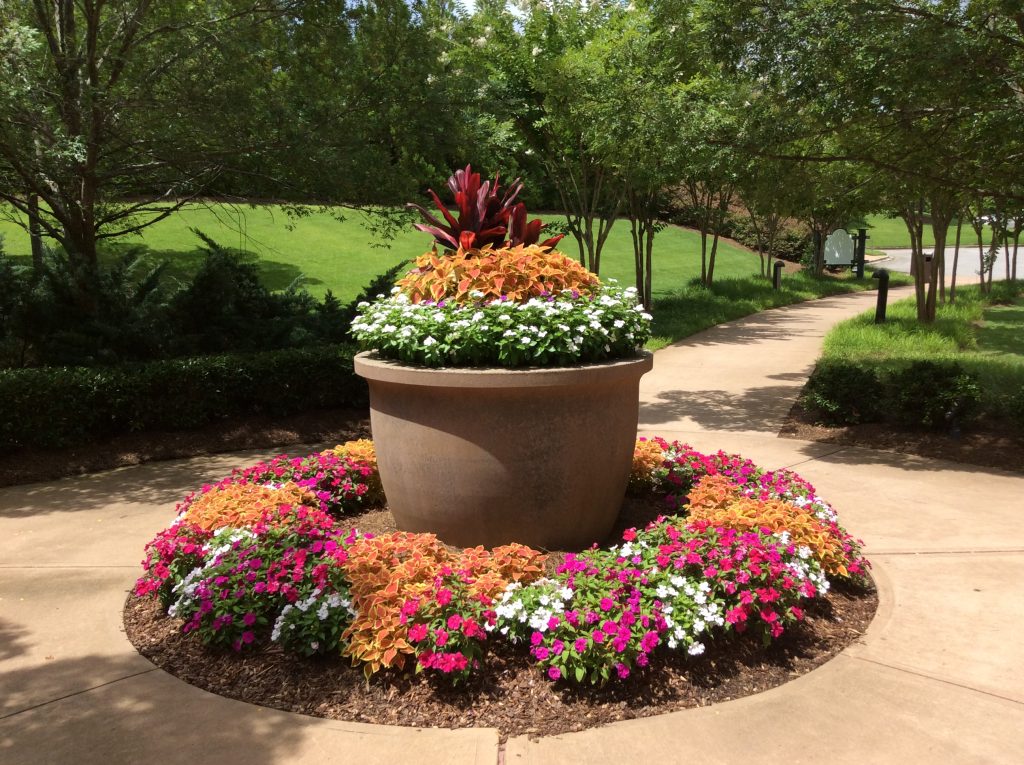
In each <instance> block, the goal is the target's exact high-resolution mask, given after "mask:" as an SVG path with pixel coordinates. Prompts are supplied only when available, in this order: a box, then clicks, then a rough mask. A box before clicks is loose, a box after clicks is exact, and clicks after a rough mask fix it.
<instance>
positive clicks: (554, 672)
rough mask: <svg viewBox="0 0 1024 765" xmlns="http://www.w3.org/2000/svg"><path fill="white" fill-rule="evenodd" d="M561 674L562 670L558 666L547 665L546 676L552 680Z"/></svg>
mask: <svg viewBox="0 0 1024 765" xmlns="http://www.w3.org/2000/svg"><path fill="white" fill-rule="evenodd" d="M561 676H562V670H560V669H559V668H558V667H548V677H550V678H551V679H552V680H557V679H558V678H560V677H561Z"/></svg>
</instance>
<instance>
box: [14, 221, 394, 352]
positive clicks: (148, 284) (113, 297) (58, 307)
mask: <svg viewBox="0 0 1024 765" xmlns="http://www.w3.org/2000/svg"><path fill="white" fill-rule="evenodd" d="M195 233H196V234H197V235H198V236H199V237H200V238H201V239H202V240H203V242H204V243H205V247H204V249H203V253H204V254H203V261H202V263H201V264H200V265H199V266H198V269H197V270H196V271H195V272H194V273H193V274H192V275H190V276H189V277H188V280H187V281H186V282H185V284H183V285H182V284H180V283H178V281H177V280H176V279H174V278H171V277H168V276H166V271H167V270H168V267H167V264H166V262H163V263H159V264H155V265H154V264H153V262H152V261H151V260H150V259H149V258H147V257H146V256H145V255H144V254H143V253H141V252H138V251H129V252H128V253H125V254H123V255H121V256H119V257H118V258H116V259H115V260H114V262H113V264H112V265H111V266H109V267H107V266H99V267H95V268H93V267H89V266H86V265H83V264H82V263H81V262H80V261H74V260H72V259H70V258H67V257H66V256H64V255H62V254H60V253H57V252H51V253H49V255H48V256H47V258H46V259H45V260H44V264H43V270H42V273H41V275H40V276H39V277H38V278H35V277H34V276H33V274H32V272H31V270H30V269H27V268H24V267H22V266H19V265H16V264H15V263H13V262H12V261H11V260H9V259H7V258H5V257H4V256H3V255H2V253H0V366H8V367H22V366H42V365H55V366H95V365H102V364H117V363H124V362H129V361H149V360H155V359H160V358H168V357H184V356H195V355H199V354H203V353H227V352H255V351H264V350H273V349H276V348H287V347H304V346H312V345H322V344H325V343H338V342H344V341H345V340H347V339H348V328H349V324H350V323H351V320H352V317H353V316H354V315H355V312H356V305H355V303H354V302H353V303H351V304H349V305H346V306H343V305H342V304H341V303H340V301H339V300H338V299H337V298H335V297H334V295H333V294H332V293H330V292H329V291H328V293H327V294H325V295H324V298H323V300H322V301H318V300H316V299H315V298H313V297H312V296H310V295H309V294H308V293H307V292H306V291H305V290H303V289H302V288H301V287H300V284H299V282H300V280H299V279H295V280H293V282H292V283H291V285H289V287H288V288H287V289H285V290H281V291H272V290H270V289H268V288H267V287H266V286H265V284H264V282H263V279H262V278H261V275H260V271H259V269H258V267H257V266H256V265H255V264H254V263H252V262H248V261H246V260H245V259H243V258H242V256H240V255H239V254H238V253H236V252H232V251H230V250H227V249H226V248H224V247H222V246H220V245H219V244H217V243H216V242H214V241H213V240H212V239H211V238H209V237H207V236H206V235H205V234H202V233H201V232H198V231H196V232H195ZM396 271H397V267H396V268H394V269H390V270H389V271H387V272H386V273H384V274H382V275H380V276H378V277H376V278H375V279H374V281H373V283H371V285H370V286H369V287H368V288H367V290H374V293H373V294H377V293H378V292H387V291H388V289H389V288H390V281H391V280H392V279H393V277H394V274H395V272H396ZM385 283H387V286H385Z"/></svg>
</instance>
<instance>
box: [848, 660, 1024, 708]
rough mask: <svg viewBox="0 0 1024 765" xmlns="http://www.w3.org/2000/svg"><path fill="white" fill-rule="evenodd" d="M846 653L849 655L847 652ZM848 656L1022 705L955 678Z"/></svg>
mask: <svg viewBox="0 0 1024 765" xmlns="http://www.w3.org/2000/svg"><path fill="white" fill-rule="evenodd" d="M847 655H848V656H849V654H847ZM849 658H851V659H853V660H854V661H863V662H865V663H867V664H874V665H876V666H878V667H885V668H886V669H891V670H894V671H896V672H902V673H904V674H907V675H913V676H915V677H920V678H922V679H924V680H931V681H933V682H936V683H942V684H943V685H950V686H952V687H954V688H961V689H963V690H965V691H971V692H972V693H980V694H982V695H984V696H989V697H991V698H994V699H1000V700H1001V701H1008V702H1010V703H1011V704H1016V705H1017V706H1020V707H1024V701H1022V700H1021V699H1015V698H1011V697H1010V696H1004V695H1002V694H1000V693H992V691H986V690H982V689H981V688H975V687H974V686H971V685H966V684H964V683H958V682H956V681H955V680H948V679H946V678H944V677H936V676H935V675H930V674H928V673H927V672H918V671H916V670H913V669H907V668H906V667H898V666H895V665H893V664H888V663H886V662H884V661H878V660H877V659H868V658H866V657H864V656H849Z"/></svg>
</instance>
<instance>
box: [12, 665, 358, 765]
mask: <svg viewBox="0 0 1024 765" xmlns="http://www.w3.org/2000/svg"><path fill="white" fill-rule="evenodd" d="M57 664H59V666H58V667H57V669H59V670H60V673H62V674H63V673H68V674H73V675H75V676H76V677H79V678H80V679H81V687H82V688H91V690H88V691H85V692H80V693H77V694H74V695H70V696H67V697H65V698H63V699H59V700H54V701H51V702H49V703H45V704H42V705H40V706H36V707H34V708H31V709H28V710H24V711H20V712H15V713H8V714H6V715H5V716H3V717H0V760H2V761H3V762H4V763H5V765H16V764H20V763H26V764H28V763H32V765H38V764H39V763H69V762H75V763H134V762H139V763H141V762H163V763H173V762H226V763H235V762H238V763H243V762H244V763H247V765H263V763H267V764H268V765H269V763H272V762H275V761H276V760H278V758H279V757H281V756H283V755H286V754H287V753H289V752H290V750H292V749H293V747H294V746H295V745H296V743H297V742H298V741H299V739H300V738H301V737H302V735H303V734H302V731H303V726H301V725H299V724H297V722H298V721H296V720H295V719H294V718H292V717H290V716H288V715H284V714H281V713H275V712H271V711H269V710H263V709H260V708H258V707H253V706H250V705H247V704H242V703H240V702H233V701H228V700H219V701H217V702H216V703H214V704H211V703H210V699H211V697H210V696H209V695H208V694H205V693H203V692H201V691H198V690H196V689H194V688H191V687H189V686H187V685H185V684H184V683H182V682H180V681H179V680H176V679H174V678H172V677H170V676H169V675H166V674H164V673H162V672H160V671H159V670H157V669H155V668H154V669H152V670H147V671H145V672H143V673H142V674H139V673H138V665H137V664H130V662H129V660H128V659H127V658H121V659H117V658H110V657H102V656H82V657H79V658H76V659H71V660H67V661H62V662H57ZM39 669H41V668H24V669H18V670H15V671H13V672H5V673H4V685H7V684H8V683H11V684H12V685H15V686H18V687H25V686H26V684H27V685H31V684H32V683H33V681H34V677H33V675H34V673H36V672H38V671H39ZM53 669H54V667H53V666H52V664H48V665H47V666H46V670H47V671H48V672H51V671H53ZM132 673H135V674H134V675H132V676H127V675H131V674H132ZM118 676H120V677H124V679H122V680H116V681H114V682H109V680H108V679H109V678H110V677H118ZM104 683H105V684H104ZM96 686H98V687H96ZM198 702H202V708H203V709H204V714H203V715H199V714H196V713H193V712H191V711H190V707H194V706H195V705H196V704H197V703H198ZM221 705H223V706H221ZM211 710H212V714H211ZM81 742H88V747H87V748H85V749H82V748H81V746H80V744H81ZM340 756H341V757H342V758H344V755H343V754H341V755H340Z"/></svg>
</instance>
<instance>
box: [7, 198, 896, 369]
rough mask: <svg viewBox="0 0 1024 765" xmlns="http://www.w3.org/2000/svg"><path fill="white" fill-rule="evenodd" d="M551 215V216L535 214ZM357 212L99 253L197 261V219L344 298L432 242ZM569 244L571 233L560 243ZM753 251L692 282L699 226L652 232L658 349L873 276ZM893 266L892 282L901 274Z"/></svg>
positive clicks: (610, 261) (617, 258)
mask: <svg viewBox="0 0 1024 765" xmlns="http://www.w3.org/2000/svg"><path fill="white" fill-rule="evenodd" d="M543 217H544V219H545V221H548V222H554V221H557V220H558V218H557V216H543ZM364 220H365V219H364V218H362V216H361V214H359V213H353V214H351V215H349V216H348V217H347V218H346V220H344V221H338V220H337V219H336V218H335V217H333V216H332V215H331V214H329V213H324V212H313V213H311V214H309V215H308V216H305V217H302V218H300V219H298V220H292V219H289V217H288V216H287V215H286V214H285V213H284V211H283V210H282V209H281V208H280V207H278V206H275V205H265V206H259V207H248V206H240V207H236V206H228V205H203V206H196V207H191V208H188V209H185V210H182V211H180V212H178V213H176V214H175V215H173V216H171V217H169V218H167V219H166V220H164V221H161V222H159V223H156V224H154V225H153V226H151V227H149V228H147V229H145V230H144V231H143V233H142V234H141V235H140V236H137V237H132V238H129V239H125V240H123V241H121V242H118V243H117V244H115V245H112V246H110V247H108V249H107V250H106V251H105V252H104V253H103V257H104V258H111V257H114V256H116V255H117V254H118V253H119V252H121V251H123V250H124V249H125V248H128V247H131V246H136V247H142V248H144V249H145V251H146V254H147V258H149V259H151V260H152V261H153V262H157V261H164V260H165V261H167V262H169V263H170V268H169V269H168V272H169V274H170V275H171V276H178V277H183V276H186V275H187V274H189V273H191V272H192V271H193V270H194V269H195V268H196V267H197V265H198V264H199V262H200V261H201V258H202V253H201V251H200V250H199V249H198V246H199V244H200V242H199V240H198V239H197V237H196V236H195V235H194V234H193V233H192V231H191V230H190V229H193V228H195V229H199V230H201V231H202V232H204V233H205V234H207V235H208V236H210V237H212V238H213V239H215V240H216V241H218V242H220V243H221V244H223V245H225V246H227V247H231V248H233V249H237V250H239V251H242V252H244V253H247V254H248V255H249V256H250V257H251V258H252V259H253V260H254V261H255V262H256V263H257V264H258V265H259V268H260V272H261V275H262V277H263V279H264V282H265V283H266V284H267V286H268V287H270V288H271V289H284V288H286V287H287V286H288V285H290V284H291V283H292V282H293V281H294V280H295V279H297V278H300V277H302V278H303V280H304V283H305V285H306V288H307V289H308V290H309V292H310V293H312V294H313V295H316V296H318V297H319V296H322V295H323V294H324V293H325V292H326V291H327V290H331V291H332V292H333V293H334V294H335V295H336V296H337V297H338V298H339V299H341V300H342V301H343V302H347V301H349V300H351V299H352V298H354V297H355V296H357V295H358V294H359V293H360V291H361V290H362V288H363V287H364V286H365V285H367V284H368V283H369V282H370V281H371V280H372V279H373V277H375V276H376V275H378V274H380V273H382V272H383V271H386V270H387V269H389V268H390V267H391V266H393V265H395V264H396V263H398V262H400V261H402V260H411V259H413V258H415V257H416V256H418V255H420V254H422V253H423V252H424V251H426V250H427V249H428V248H429V247H430V238H429V237H428V236H427V235H426V234H423V233H421V232H419V231H416V230H415V229H413V228H412V226H411V225H409V226H407V227H404V228H403V229H402V230H401V231H400V232H399V233H398V235H397V236H396V237H395V238H394V239H393V240H391V241H390V242H387V243H386V244H387V246H383V245H384V244H385V243H384V242H382V241H381V240H380V239H379V238H378V237H375V236H374V234H373V233H371V231H369V230H368V229H367V228H366V227H365V226H364V225H363V221H364ZM0 235H2V236H3V237H4V249H5V251H6V252H7V253H8V254H9V255H11V256H13V257H16V258H28V257H29V241H28V236H27V235H26V234H25V232H24V230H23V229H21V228H20V227H18V226H16V225H14V224H12V223H9V222H7V221H4V220H2V219H0ZM562 249H563V251H564V252H566V253H567V254H569V255H575V254H576V252H577V249H576V246H575V242H574V241H572V240H571V239H570V240H568V241H567V243H566V246H565V247H563V248H562ZM758 266H759V261H758V257H757V255H756V254H754V253H752V252H749V251H748V250H745V249H743V248H741V247H738V246H736V245H734V244H732V243H730V242H725V241H723V242H720V243H719V248H718V256H717V263H716V266H715V282H716V283H715V285H714V289H712V290H710V291H709V290H705V289H702V288H699V287H694V286H693V285H692V284H691V282H692V281H693V280H694V279H696V278H697V277H698V276H699V275H700V235H699V234H698V233H696V232H694V231H691V230H688V229H682V228H679V227H675V226H670V227H667V228H665V229H664V230H662V231H661V232H659V233H658V234H657V238H656V244H655V253H654V275H653V280H652V283H653V290H652V291H653V297H654V300H655V306H654V314H655V326H654V334H655V337H654V339H653V340H652V341H651V344H650V347H651V348H652V349H657V348H660V347H663V346H665V345H668V344H669V343H671V342H674V341H676V340H679V339H680V338H683V337H686V336H688V335H691V334H693V333H694V332H697V331H700V330H702V329H707V328H708V327H711V326H713V325H715V324H719V323H721V322H723V321H729V320H732V319H737V318H740V317H742V316H746V315H749V314H751V313H755V312H757V311H761V310H764V309H765V308H771V307H776V306H780V305H788V304H790V303H796V302H800V301H802V300H810V299H813V298H816V297H823V296H826V295H833V294H837V293H841V292H852V291H856V290H860V289H871V288H873V287H874V286H875V284H876V283H875V282H873V281H872V280H870V279H866V280H864V281H863V282H860V283H858V282H857V281H856V280H854V279H851V278H850V276H849V274H848V273H847V274H845V275H843V276H840V277H834V276H828V277H825V278H823V279H813V278H809V277H806V276H804V275H802V274H798V275H790V274H787V275H786V276H785V278H784V285H785V288H784V289H783V290H781V291H779V292H775V291H773V290H772V289H771V286H770V283H769V282H768V281H767V280H764V279H760V278H757V277H756V274H757V272H758ZM633 268H634V267H633V247H632V242H631V239H630V234H629V224H628V222H627V221H622V220H620V221H618V222H617V223H616V224H615V226H614V228H613V229H612V232H611V234H610V235H609V237H608V242H607V244H606V245H605V249H604V252H603V254H602V269H601V276H602V278H605V279H607V278H615V279H618V280H619V282H620V283H622V284H623V285H629V284H632V283H633V280H634V276H633ZM900 278H901V277H899V276H894V277H893V283H900Z"/></svg>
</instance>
